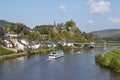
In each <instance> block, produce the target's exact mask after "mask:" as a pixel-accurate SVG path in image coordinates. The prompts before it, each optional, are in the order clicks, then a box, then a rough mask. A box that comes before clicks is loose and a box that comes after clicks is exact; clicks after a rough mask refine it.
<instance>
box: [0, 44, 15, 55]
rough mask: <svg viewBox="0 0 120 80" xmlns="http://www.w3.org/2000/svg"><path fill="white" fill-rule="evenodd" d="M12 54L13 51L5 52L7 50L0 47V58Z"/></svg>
mask: <svg viewBox="0 0 120 80" xmlns="http://www.w3.org/2000/svg"><path fill="white" fill-rule="evenodd" d="M12 53H13V51H10V50H7V49H5V48H3V47H1V46H0V56H2V55H8V54H12Z"/></svg>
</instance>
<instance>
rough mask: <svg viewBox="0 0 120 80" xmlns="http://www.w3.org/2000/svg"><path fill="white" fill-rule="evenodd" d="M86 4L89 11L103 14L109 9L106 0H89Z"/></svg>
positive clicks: (109, 4)
mask: <svg viewBox="0 0 120 80" xmlns="http://www.w3.org/2000/svg"><path fill="white" fill-rule="evenodd" d="M87 5H88V6H89V9H90V13H97V14H104V13H107V12H110V11H111V3H110V2H107V1H103V0H102V1H100V2H96V1H95V0H89V1H88V2H87Z"/></svg>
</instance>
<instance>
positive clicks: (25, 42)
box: [21, 39, 29, 46]
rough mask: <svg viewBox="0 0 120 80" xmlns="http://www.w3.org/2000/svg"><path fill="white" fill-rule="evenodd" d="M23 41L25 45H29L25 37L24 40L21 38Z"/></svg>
mask: <svg viewBox="0 0 120 80" xmlns="http://www.w3.org/2000/svg"><path fill="white" fill-rule="evenodd" d="M21 43H23V44H25V45H27V46H28V45H29V42H27V41H26V40H25V39H22V40H21Z"/></svg>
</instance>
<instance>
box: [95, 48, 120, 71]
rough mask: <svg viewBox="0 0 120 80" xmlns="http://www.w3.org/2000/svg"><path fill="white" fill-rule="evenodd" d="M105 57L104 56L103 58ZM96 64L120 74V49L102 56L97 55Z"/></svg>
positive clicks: (104, 53)
mask: <svg viewBox="0 0 120 80" xmlns="http://www.w3.org/2000/svg"><path fill="white" fill-rule="evenodd" d="M102 55H104V56H102ZM95 59H96V62H98V63H99V64H101V65H102V66H105V67H108V68H110V69H112V70H113V71H115V72H119V73H120V49H119V48H118V49H114V50H111V51H106V52H103V53H101V54H96V56H95Z"/></svg>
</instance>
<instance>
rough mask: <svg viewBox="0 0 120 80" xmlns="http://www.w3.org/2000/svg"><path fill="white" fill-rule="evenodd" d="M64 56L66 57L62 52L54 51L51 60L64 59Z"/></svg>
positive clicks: (50, 56)
mask: <svg viewBox="0 0 120 80" xmlns="http://www.w3.org/2000/svg"><path fill="white" fill-rule="evenodd" d="M62 56H64V52H63V51H62V50H59V51H53V52H51V53H50V55H49V59H56V58H59V57H62Z"/></svg>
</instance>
